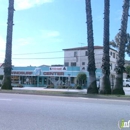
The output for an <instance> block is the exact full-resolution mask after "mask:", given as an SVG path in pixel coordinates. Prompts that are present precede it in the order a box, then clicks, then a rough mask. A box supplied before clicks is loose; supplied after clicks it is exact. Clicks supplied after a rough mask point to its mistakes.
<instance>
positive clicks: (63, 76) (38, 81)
mask: <svg viewBox="0 0 130 130" xmlns="http://www.w3.org/2000/svg"><path fill="white" fill-rule="evenodd" d="M79 73H80V67H76V66H75V67H64V66H60V67H53V66H50V67H32V66H28V67H13V70H12V85H13V86H17V85H18V84H22V86H31V87H36V86H37V87H46V86H48V85H54V86H55V87H58V86H61V85H63V84H68V81H70V86H74V85H75V84H76V77H77V75H78V74H79ZM84 73H86V75H88V72H87V71H85V72H84ZM96 76H97V77H99V76H101V70H99V69H97V70H96Z"/></svg>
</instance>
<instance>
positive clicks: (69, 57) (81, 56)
mask: <svg viewBox="0 0 130 130" xmlns="http://www.w3.org/2000/svg"><path fill="white" fill-rule="evenodd" d="M86 51H87V50H67V51H64V63H65V62H69V66H71V62H76V66H80V67H81V70H82V67H85V69H87V65H88V56H85V52H86ZM74 52H77V57H74ZM110 52H112V55H110V64H112V69H111V67H110V71H111V73H112V74H114V73H115V72H114V68H115V65H116V56H117V52H116V51H114V50H112V49H110ZM94 53H95V64H96V68H101V65H102V56H103V49H95V50H94ZM113 53H115V58H113ZM110 54H111V53H110ZM82 62H85V65H82Z"/></svg>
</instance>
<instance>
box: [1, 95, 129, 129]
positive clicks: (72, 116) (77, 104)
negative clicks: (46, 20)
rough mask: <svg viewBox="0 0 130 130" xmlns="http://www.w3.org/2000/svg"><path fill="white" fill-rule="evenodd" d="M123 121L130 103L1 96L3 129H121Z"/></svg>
mask: <svg viewBox="0 0 130 130" xmlns="http://www.w3.org/2000/svg"><path fill="white" fill-rule="evenodd" d="M121 119H124V120H125V121H128V120H130V101H119V100H118V101H116V100H104V99H87V98H74V97H69V98H68V97H53V96H36V95H19V94H2V93H0V130H119V128H118V121H121ZM126 129H127V128H126ZM129 129H130V128H129Z"/></svg>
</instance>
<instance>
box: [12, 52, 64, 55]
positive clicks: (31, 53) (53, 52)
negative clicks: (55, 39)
mask: <svg viewBox="0 0 130 130" xmlns="http://www.w3.org/2000/svg"><path fill="white" fill-rule="evenodd" d="M59 52H63V51H51V52H36V53H21V54H12V55H33V54H45V53H59Z"/></svg>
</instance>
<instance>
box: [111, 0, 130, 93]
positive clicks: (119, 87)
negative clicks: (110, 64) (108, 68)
mask: <svg viewBox="0 0 130 130" xmlns="http://www.w3.org/2000/svg"><path fill="white" fill-rule="evenodd" d="M129 4H130V0H124V3H123V14H122V21H121V30H120V39H119V54H118V57H117V66H116V68H115V71H116V78H115V84H114V87H113V89H112V94H121V95H124V94H125V92H124V90H123V72H124V57H125V44H126V35H127V34H126V31H127V22H128V13H129Z"/></svg>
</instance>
